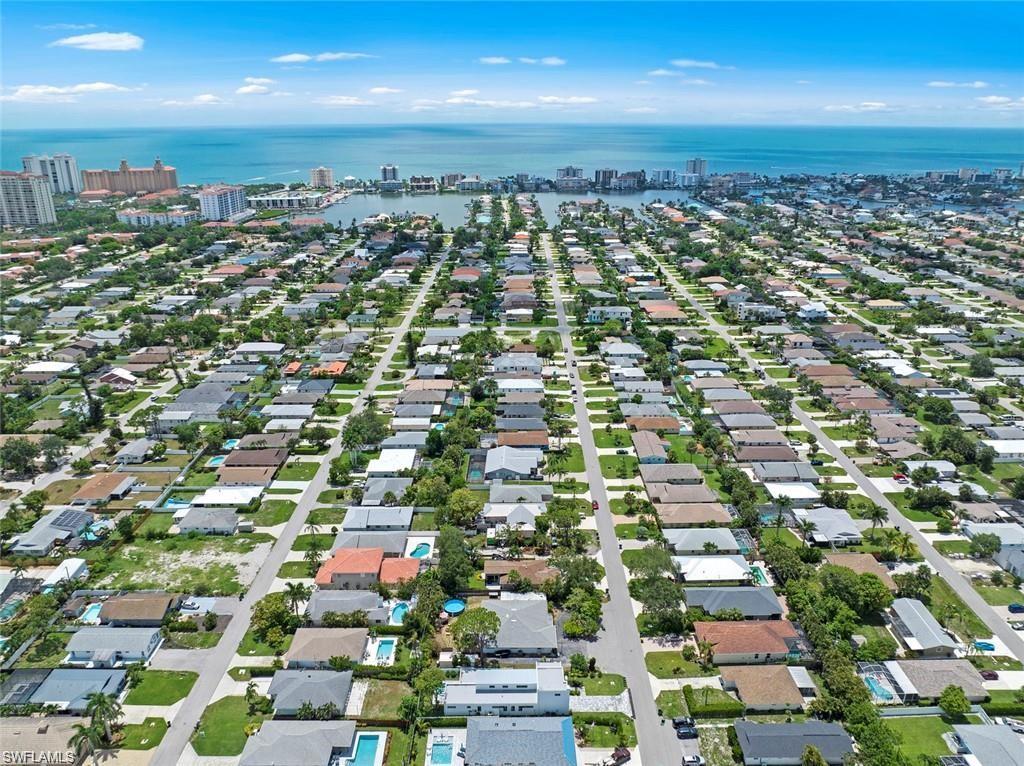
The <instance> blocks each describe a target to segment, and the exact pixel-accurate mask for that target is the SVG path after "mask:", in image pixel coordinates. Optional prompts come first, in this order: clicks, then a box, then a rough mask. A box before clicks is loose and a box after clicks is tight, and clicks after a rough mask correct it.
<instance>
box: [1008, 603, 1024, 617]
mask: <svg viewBox="0 0 1024 766" xmlns="http://www.w3.org/2000/svg"><path fill="white" fill-rule="evenodd" d="M1006 608H1007V609H1009V610H1010V614H1024V604H1021V603H1018V602H1016V601H1014V602H1013V603H1012V604H1010V605H1009V606H1008V607H1006Z"/></svg>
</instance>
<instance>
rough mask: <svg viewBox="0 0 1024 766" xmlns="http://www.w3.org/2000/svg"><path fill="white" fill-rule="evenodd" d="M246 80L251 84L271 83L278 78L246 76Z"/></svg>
mask: <svg viewBox="0 0 1024 766" xmlns="http://www.w3.org/2000/svg"><path fill="white" fill-rule="evenodd" d="M245 82H246V83H248V84H249V85H271V84H272V83H275V82H277V80H272V79H270V78H269V77H246V78H245Z"/></svg>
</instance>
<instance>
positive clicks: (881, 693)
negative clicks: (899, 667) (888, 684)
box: [864, 676, 893, 702]
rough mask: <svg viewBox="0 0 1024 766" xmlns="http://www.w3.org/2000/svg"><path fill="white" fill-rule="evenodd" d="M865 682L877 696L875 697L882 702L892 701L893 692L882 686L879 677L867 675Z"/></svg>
mask: <svg viewBox="0 0 1024 766" xmlns="http://www.w3.org/2000/svg"><path fill="white" fill-rule="evenodd" d="M864 683H865V684H866V685H867V687H868V689H870V690H871V693H872V694H873V695H874V696H875V699H877V700H879V701H881V702H891V701H892V699H893V694H892V692H891V691H889V690H888V689H886V688H885V687H884V686H882V684H881V683H879V681H878V679H877V678H875V677H874V676H865V677H864Z"/></svg>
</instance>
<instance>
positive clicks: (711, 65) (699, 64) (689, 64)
mask: <svg viewBox="0 0 1024 766" xmlns="http://www.w3.org/2000/svg"><path fill="white" fill-rule="evenodd" d="M672 66H677V67H679V68H680V69H735V68H736V67H732V66H723V65H722V64H719V63H718V62H717V61H700V60H699V59H672Z"/></svg>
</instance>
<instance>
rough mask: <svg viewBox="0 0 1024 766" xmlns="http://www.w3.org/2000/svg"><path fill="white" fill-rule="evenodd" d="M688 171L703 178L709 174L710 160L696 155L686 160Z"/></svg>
mask: <svg viewBox="0 0 1024 766" xmlns="http://www.w3.org/2000/svg"><path fill="white" fill-rule="evenodd" d="M686 172H687V173H693V174H694V175H696V176H700V177H701V178H703V177H704V176H706V175H707V174H708V161H707V160H706V159H704V158H703V157H694V158H693V159H692V160H687V161H686Z"/></svg>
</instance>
